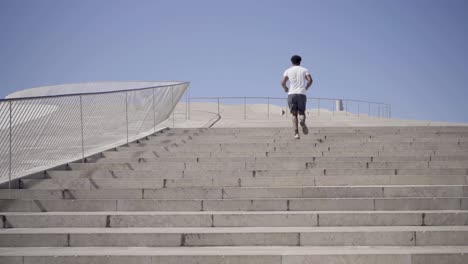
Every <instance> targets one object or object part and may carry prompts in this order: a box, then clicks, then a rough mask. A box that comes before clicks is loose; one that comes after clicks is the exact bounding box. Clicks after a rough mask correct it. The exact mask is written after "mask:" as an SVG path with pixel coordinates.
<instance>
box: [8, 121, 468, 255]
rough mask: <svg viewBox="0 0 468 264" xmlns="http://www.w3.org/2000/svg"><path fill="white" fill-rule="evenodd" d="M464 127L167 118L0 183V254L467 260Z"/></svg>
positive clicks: (467, 130) (467, 144) (467, 137)
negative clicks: (181, 123)
mask: <svg viewBox="0 0 468 264" xmlns="http://www.w3.org/2000/svg"><path fill="white" fill-rule="evenodd" d="M467 183H468V127H457V126H451V127H442V126H440V127H436V126H431V127H418V126H405V127H392V126H388V127H321V128H310V133H309V134H308V135H303V136H302V137H301V139H300V140H296V139H294V138H293V134H292V131H291V129H290V128H286V127H282V128H279V127H270V128H210V129H199V128H175V129H166V130H164V131H162V132H160V133H157V134H154V135H152V136H149V137H148V138H146V139H142V140H139V141H138V142H134V143H131V144H129V145H128V146H122V147H118V148H115V149H112V150H109V151H105V152H103V153H102V154H101V155H98V156H96V157H94V158H88V160H87V163H71V164H69V165H68V166H67V168H66V169H63V170H53V171H47V172H46V173H44V174H43V175H39V176H37V175H36V176H35V177H29V178H25V179H22V180H21V181H20V183H19V186H18V187H19V188H18V189H13V190H8V189H1V190H0V211H1V212H0V227H2V228H1V229H0V263H5V264H7V263H8V264H9V263H15V264H16V263H21V264H29V263H73V264H75V263H109V264H110V263H112V264H115V263H135V264H139V263H145V264H150V263H153V264H159V263H184V264H195V263H225V264H228V263H229V264H246V263H247V264H248V263H255V264H260V263H269V264H299V263H302V264H304V263H308V264H316V263H317V264H318V263H320V264H323V263H331V264H338V263H340V264H342V263H355V264H357V263H359V264H375V263H379V264H396V263H404V264H431V263H433V264H466V263H468V254H467V253H468V184H467Z"/></svg>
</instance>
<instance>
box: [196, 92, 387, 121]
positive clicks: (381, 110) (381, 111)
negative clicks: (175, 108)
mask: <svg viewBox="0 0 468 264" xmlns="http://www.w3.org/2000/svg"><path fill="white" fill-rule="evenodd" d="M233 99H234V100H243V104H244V119H247V110H246V107H245V106H246V104H247V99H253V100H267V102H268V103H267V104H268V109H269V106H270V104H271V103H270V100H286V99H287V98H285V97H261V96H250V97H249V96H231V97H228V96H226V97H189V98H188V104H189V105H190V103H191V101H192V100H216V102H217V105H218V114H220V110H219V109H220V101H221V100H233ZM307 100H308V101H309V100H310V101H312V100H317V101H318V107H317V112H318V115H320V101H334V102H338V103H341V107H342V108H343V109H340V110H339V111H343V112H346V113H349V112H351V111H352V109H351V108H350V107H348V103H354V104H357V109H356V110H357V111H356V112H357V113H356V114H357V116H360V115H362V114H363V112H365V111H362V112H361V110H362V109H360V105H361V104H367V105H368V111H367V114H368V116H376V117H378V118H391V116H392V107H391V105H390V104H387V103H382V102H373V101H365V100H357V99H343V98H326V97H307ZM343 102H344V105H343V104H342V103H343ZM372 106H377V107H376V109H375V107H374V109H372ZM188 109H190V106H189V107H188ZM372 110H374V111H375V113H373V112H372ZM336 111H337V109H336V105H334V108H333V111H332V112H333V113H334V112H336ZM189 112H190V110H189ZM189 116H190V114H189ZM267 116H268V118H269V110H268V113H267Z"/></svg>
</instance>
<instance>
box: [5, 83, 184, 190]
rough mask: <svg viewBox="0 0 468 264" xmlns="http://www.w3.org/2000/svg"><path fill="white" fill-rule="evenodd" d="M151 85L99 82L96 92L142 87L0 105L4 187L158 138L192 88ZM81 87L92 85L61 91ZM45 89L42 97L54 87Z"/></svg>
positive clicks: (25, 99) (8, 101)
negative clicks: (141, 140)
mask: <svg viewBox="0 0 468 264" xmlns="http://www.w3.org/2000/svg"><path fill="white" fill-rule="evenodd" d="M126 83H128V85H127V84H126ZM146 83H147V84H148V85H149V86H148V87H141V85H142V84H143V82H125V83H123V82H99V83H91V84H92V88H93V89H108V88H109V87H122V84H123V85H124V86H127V87H128V86H134V87H135V86H140V87H138V88H133V89H118V90H113V91H97V92H84V93H72V94H58V95H47V96H34V97H18V98H7V99H2V100H0V183H3V182H6V180H5V178H6V177H8V179H7V181H8V182H9V186H10V187H11V182H12V180H13V179H16V178H20V177H23V176H26V175H30V174H33V173H37V172H41V171H45V170H47V169H50V168H53V167H56V166H59V165H62V164H66V163H68V162H72V161H77V160H81V162H85V161H86V159H85V158H86V157H88V156H91V155H94V154H96V153H99V152H102V151H104V150H106V149H110V148H113V147H116V146H120V145H123V144H128V143H129V142H132V141H134V140H137V139H139V138H142V137H145V136H148V135H150V134H152V133H154V132H155V131H156V129H157V126H158V125H159V124H160V123H161V122H163V121H164V120H166V119H167V118H168V117H169V116H170V114H171V113H172V112H173V110H174V109H175V107H176V105H177V103H178V102H179V100H180V98H181V97H182V96H183V94H184V93H185V91H186V90H187V87H188V86H189V84H190V83H189V82H160V83H161V84H160V85H154V84H155V83H156V82H146ZM89 84H90V83H88V85H89ZM80 85H86V84H69V86H67V85H61V87H65V90H67V89H68V90H72V89H75V88H76V87H80ZM106 85H107V86H106ZM83 87H85V86H83ZM42 88H44V90H42V91H39V92H44V91H48V90H47V89H50V88H51V86H45V87H42ZM86 88H88V89H89V86H88V87H86ZM20 94H21V92H20ZM23 94H28V90H26V91H25V92H24V93H23Z"/></svg>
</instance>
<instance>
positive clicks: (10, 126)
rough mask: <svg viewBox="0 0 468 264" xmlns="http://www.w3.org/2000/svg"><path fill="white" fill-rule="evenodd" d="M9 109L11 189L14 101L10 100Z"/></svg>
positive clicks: (9, 184)
mask: <svg viewBox="0 0 468 264" xmlns="http://www.w3.org/2000/svg"><path fill="white" fill-rule="evenodd" d="M8 103H9V109H10V116H9V151H8V152H9V161H8V164H9V165H8V189H10V190H11V176H12V171H13V161H12V155H13V153H12V151H13V150H12V144H13V133H12V130H13V114H12V109H13V108H12V105H11V104H12V101H9V102H8Z"/></svg>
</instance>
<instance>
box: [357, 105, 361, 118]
mask: <svg viewBox="0 0 468 264" xmlns="http://www.w3.org/2000/svg"><path fill="white" fill-rule="evenodd" d="M360 105H361V102H358V103H357V116H358V118H359V117H360V109H359V106H360Z"/></svg>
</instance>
